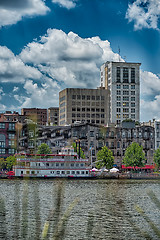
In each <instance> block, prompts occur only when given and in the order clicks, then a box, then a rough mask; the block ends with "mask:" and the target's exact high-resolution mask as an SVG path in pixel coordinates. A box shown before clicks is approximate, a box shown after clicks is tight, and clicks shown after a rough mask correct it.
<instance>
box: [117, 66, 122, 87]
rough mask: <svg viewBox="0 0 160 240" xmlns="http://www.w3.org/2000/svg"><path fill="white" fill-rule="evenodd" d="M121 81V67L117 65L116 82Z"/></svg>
mask: <svg viewBox="0 0 160 240" xmlns="http://www.w3.org/2000/svg"><path fill="white" fill-rule="evenodd" d="M119 82H121V69H120V67H117V83H119Z"/></svg>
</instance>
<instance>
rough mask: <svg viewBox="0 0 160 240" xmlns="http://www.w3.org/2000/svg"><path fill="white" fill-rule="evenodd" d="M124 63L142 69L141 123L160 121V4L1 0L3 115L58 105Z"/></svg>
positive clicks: (120, 0)
mask: <svg viewBox="0 0 160 240" xmlns="http://www.w3.org/2000/svg"><path fill="white" fill-rule="evenodd" d="M119 59H121V60H122V61H127V62H139V63H141V70H140V83H141V84H140V86H141V94H140V96H141V104H140V109H141V110H140V116H141V119H140V120H141V121H148V120H150V119H151V120H152V119H153V118H155V119H157V120H159V119H160V68H159V65H160V64H159V63H160V1H159V0H112V1H110V0H25V1H22V0H0V112H4V111H7V110H10V111H19V112H20V110H21V108H31V107H37V108H49V107H56V106H58V104H59V102H58V99H59V91H61V90H63V89H64V88H72V87H73V88H78V87H80V88H96V87H98V86H100V66H101V65H102V64H103V63H105V62H106V61H119Z"/></svg>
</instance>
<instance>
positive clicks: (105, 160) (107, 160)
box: [96, 146, 114, 169]
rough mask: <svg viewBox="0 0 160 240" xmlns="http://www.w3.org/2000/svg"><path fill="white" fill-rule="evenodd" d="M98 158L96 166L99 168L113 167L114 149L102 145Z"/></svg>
mask: <svg viewBox="0 0 160 240" xmlns="http://www.w3.org/2000/svg"><path fill="white" fill-rule="evenodd" d="M97 160H99V162H97V163H96V167H97V168H98V169H100V168H103V167H106V168H109V169H110V168H112V167H113V164H114V157H113V153H112V151H111V150H110V149H108V148H107V147H106V146H104V147H102V149H101V150H100V151H98V153H97ZM101 160H102V161H101Z"/></svg>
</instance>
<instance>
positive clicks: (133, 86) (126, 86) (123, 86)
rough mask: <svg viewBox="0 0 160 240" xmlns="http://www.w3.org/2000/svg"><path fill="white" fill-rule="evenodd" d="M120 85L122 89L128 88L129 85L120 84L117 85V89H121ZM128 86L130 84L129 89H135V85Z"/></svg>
mask: <svg viewBox="0 0 160 240" xmlns="http://www.w3.org/2000/svg"><path fill="white" fill-rule="evenodd" d="M121 86H122V88H123V89H129V85H120V84H118V85H117V89H121ZM130 86H131V89H135V85H130Z"/></svg>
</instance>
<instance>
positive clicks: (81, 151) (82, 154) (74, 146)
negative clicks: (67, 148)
mask: <svg viewBox="0 0 160 240" xmlns="http://www.w3.org/2000/svg"><path fill="white" fill-rule="evenodd" d="M72 147H73V148H74V152H77V154H78V155H79V146H78V144H77V149H76V143H73V144H72ZM76 150H77V151H76ZM80 157H81V158H83V159H84V158H85V154H84V152H83V150H82V148H81V147H80Z"/></svg>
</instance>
